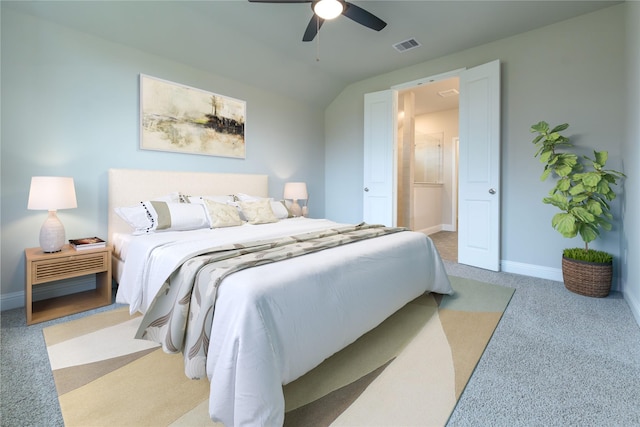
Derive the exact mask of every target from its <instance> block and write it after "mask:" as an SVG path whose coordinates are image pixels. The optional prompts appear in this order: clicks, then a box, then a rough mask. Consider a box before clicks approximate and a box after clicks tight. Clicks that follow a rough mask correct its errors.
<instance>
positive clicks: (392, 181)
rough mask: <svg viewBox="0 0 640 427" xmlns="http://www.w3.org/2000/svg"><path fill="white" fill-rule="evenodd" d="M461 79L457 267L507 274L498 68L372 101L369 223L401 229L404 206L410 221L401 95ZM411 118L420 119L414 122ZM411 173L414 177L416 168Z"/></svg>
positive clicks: (367, 125) (366, 158)
mask: <svg viewBox="0 0 640 427" xmlns="http://www.w3.org/2000/svg"><path fill="white" fill-rule="evenodd" d="M456 76H457V77H458V78H459V79H460V80H459V81H460V105H459V130H460V134H459V135H460V136H459V138H460V143H459V157H458V165H459V167H458V205H457V212H458V222H457V229H458V262H459V263H461V264H468V265H472V266H475V267H480V268H485V269H487V270H493V271H500V61H499V60H495V61H492V62H489V63H486V64H482V65H478V66H475V67H473V68H469V69H461V70H455V71H452V72H449V73H446V74H442V75H439V76H434V77H431V78H425V79H422V81H415V82H410V83H406V84H403V85H398V86H394V87H392V88H391V89H389V90H384V91H380V92H373V93H367V94H365V96H364V101H365V105H364V150H363V162H364V177H363V178H364V179H363V183H364V185H363V194H362V197H363V202H362V203H363V205H362V208H363V219H364V220H365V221H366V222H372V223H373V222H377V223H380V224H392V225H396V224H398V209H397V205H398V200H401V201H402V202H403V204H404V206H403V209H404V210H403V211H402V212H403V215H404V216H405V217H406V216H407V215H409V220H410V215H411V212H412V209H413V206H412V205H411V204H412V203H413V197H407V195H406V194H405V195H404V196H403V197H398V195H397V192H398V188H404V187H398V185H396V184H397V181H398V180H400V179H402V180H405V181H407V180H408V181H409V182H411V180H412V177H409V178H407V173H406V171H405V172H404V173H403V174H400V173H398V172H397V171H398V169H399V164H400V162H401V161H404V159H401V157H402V156H399V153H398V149H397V148H398V147H397V144H396V136H397V133H398V126H397V121H398V114H397V112H398V111H399V110H398V109H397V103H398V92H399V91H401V90H404V89H409V88H413V87H415V86H419V85H422V84H425V83H432V82H435V81H439V80H444V79H445V78H452V77H456ZM407 105H409V106H415V103H411V102H409V103H406V102H405V105H404V109H403V111H404V112H405V115H407ZM408 116H409V117H414V114H413V113H411V114H408ZM405 151H406V150H405ZM409 152H410V153H413V150H409ZM406 155H407V154H406V153H405V156H406ZM408 155H409V156H411V155H415V154H408ZM409 165H413V162H409ZM409 173H413V170H411V166H410V167H409ZM407 201H408V202H407ZM407 203H408V206H409V209H408V210H407ZM407 212H408V214H407Z"/></svg>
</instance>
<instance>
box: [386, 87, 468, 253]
mask: <svg viewBox="0 0 640 427" xmlns="http://www.w3.org/2000/svg"><path fill="white" fill-rule="evenodd" d="M459 85H460V79H459V78H458V77H457V76H456V77H450V78H445V79H442V80H438V81H430V82H426V83H421V82H420V83H418V84H416V85H415V86H413V87H409V88H406V89H403V90H399V91H398V102H397V110H398V111H397V117H398V120H397V126H398V129H397V138H396V140H397V147H396V149H397V152H398V156H397V162H398V165H397V168H396V170H397V174H398V176H397V179H396V182H397V191H396V194H397V203H396V204H397V218H398V225H399V226H402V227H407V228H410V229H411V230H414V231H422V232H424V233H425V234H429V235H431V234H434V233H437V232H440V231H446V232H451V233H455V232H457V222H458V209H457V194H458V163H457V159H458V156H457V151H458V145H457V144H458V134H459V121H460V119H459V117H460V109H459V98H458V95H459V93H460V92H459ZM449 240H451V239H449Z"/></svg>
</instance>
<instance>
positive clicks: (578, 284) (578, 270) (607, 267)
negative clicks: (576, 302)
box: [562, 256, 613, 298]
mask: <svg viewBox="0 0 640 427" xmlns="http://www.w3.org/2000/svg"><path fill="white" fill-rule="evenodd" d="M612 277H613V263H611V262H610V263H605V264H602V263H597V262H586V261H577V260H575V259H569V258H565V257H564V256H563V257H562V278H563V279H564V286H565V287H566V288H567V289H568V290H570V291H571V292H575V293H576V294H580V295H584V296H587V297H597V298H602V297H606V296H607V295H609V291H610V290H611V280H612Z"/></svg>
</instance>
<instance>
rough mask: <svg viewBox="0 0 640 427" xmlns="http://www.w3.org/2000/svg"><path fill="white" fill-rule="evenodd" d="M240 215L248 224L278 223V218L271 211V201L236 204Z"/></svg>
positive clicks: (263, 200) (261, 200)
mask: <svg viewBox="0 0 640 427" xmlns="http://www.w3.org/2000/svg"><path fill="white" fill-rule="evenodd" d="M238 205H239V206H240V209H241V210H242V214H243V215H244V217H245V218H246V219H247V221H249V224H267V223H270V222H278V218H277V217H276V216H275V215H274V213H273V210H272V209H271V200H269V199H260V200H252V201H246V202H242V201H240V202H238Z"/></svg>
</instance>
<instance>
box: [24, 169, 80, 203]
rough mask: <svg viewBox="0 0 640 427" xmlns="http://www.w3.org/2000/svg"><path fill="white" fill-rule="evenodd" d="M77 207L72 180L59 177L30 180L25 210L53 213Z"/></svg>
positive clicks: (40, 177) (36, 177)
mask: <svg viewBox="0 0 640 427" xmlns="http://www.w3.org/2000/svg"><path fill="white" fill-rule="evenodd" d="M77 207H78V203H77V202H76V189H75V186H74V185H73V178H70V177H61V176H34V177H32V178H31V188H30V189H29V202H28V203H27V209H32V210H46V211H55V210H58V209H71V208H77Z"/></svg>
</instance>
